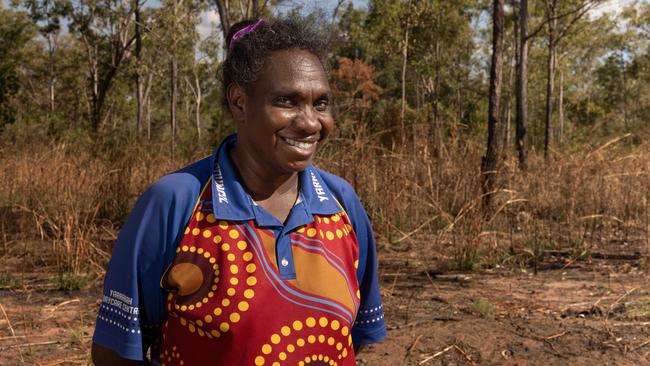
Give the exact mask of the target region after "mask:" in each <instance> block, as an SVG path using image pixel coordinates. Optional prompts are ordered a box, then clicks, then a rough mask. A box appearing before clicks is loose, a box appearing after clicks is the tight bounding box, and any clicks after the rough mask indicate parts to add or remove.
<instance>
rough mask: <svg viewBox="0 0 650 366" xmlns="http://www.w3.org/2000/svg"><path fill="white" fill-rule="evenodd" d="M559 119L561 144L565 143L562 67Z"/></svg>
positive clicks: (561, 72) (561, 71) (562, 72)
mask: <svg viewBox="0 0 650 366" xmlns="http://www.w3.org/2000/svg"><path fill="white" fill-rule="evenodd" d="M558 93H559V95H558V109H557V113H558V119H559V122H560V136H559V141H560V144H564V70H563V69H561V68H560V85H559V90H558Z"/></svg>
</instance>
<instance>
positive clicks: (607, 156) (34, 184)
mask: <svg viewBox="0 0 650 366" xmlns="http://www.w3.org/2000/svg"><path fill="white" fill-rule="evenodd" d="M428 135H429V134H428V133H426V131H423V133H421V134H418V135H417V136H418V137H416V138H415V139H412V140H411V141H408V142H407V143H405V144H404V145H403V146H397V147H396V148H393V147H389V146H387V144H385V143H384V142H382V137H381V136H379V135H377V136H361V137H359V138H358V139H356V140H353V139H344V138H333V139H332V140H331V141H330V142H329V143H328V144H327V145H326V147H325V148H324V149H323V151H321V154H320V157H319V159H318V162H317V164H318V165H319V166H321V167H323V168H325V169H327V170H330V171H332V172H333V173H335V174H338V175H340V176H342V177H344V178H346V179H347V180H348V181H350V182H351V183H352V184H353V185H354V186H355V187H356V189H357V192H358V193H359V195H360V196H361V198H362V200H363V201H364V203H365V205H366V208H367V210H368V212H369V215H370V216H371V217H372V219H373V224H374V228H375V231H376V233H377V236H378V237H379V239H380V250H382V251H407V250H408V251H412V252H414V253H417V254H421V256H420V258H423V259H430V260H435V259H442V260H443V262H445V263H447V264H448V265H449V266H450V267H453V268H458V269H471V268H473V267H475V266H476V265H478V264H480V265H485V266H492V265H507V264H511V265H525V264H536V263H537V261H538V260H539V259H541V258H542V257H543V256H544V253H545V251H546V250H548V249H554V250H558V249H563V250H571V251H574V252H575V256H576V258H583V257H584V256H585V254H587V255H588V253H589V251H590V248H591V245H593V243H594V242H595V241H598V240H618V241H621V242H622V241H624V240H626V239H627V238H628V237H629V236H633V235H632V234H634V233H635V231H636V237H638V236H639V235H638V234H639V232H638V231H639V230H641V228H642V229H643V230H645V228H646V227H647V225H646V222H647V215H648V212H647V209H648V202H647V201H648V196H649V193H648V184H647V182H648V166H649V164H650V154H648V146H646V145H632V144H628V140H629V139H627V138H622V139H620V140H614V141H611V142H610V143H608V144H605V145H603V146H598V147H593V148H585V149H582V150H581V151H579V152H575V153H556V154H554V155H553V156H552V158H550V159H549V160H548V161H544V160H543V159H541V158H538V157H536V156H534V155H532V154H531V158H530V162H529V170H528V171H527V172H525V173H521V172H520V171H519V170H518V169H517V166H516V164H515V160H514V158H507V159H506V160H505V161H504V164H503V165H502V169H501V172H500V188H499V190H498V191H497V192H496V193H495V195H496V200H495V201H496V207H497V209H496V213H495V214H494V215H493V216H491V217H488V218H485V217H484V215H483V213H482V211H481V202H482V200H481V197H482V196H481V191H480V178H481V177H480V171H479V166H480V156H481V153H482V148H481V145H480V144H479V143H473V142H472V141H471V140H470V141H469V142H467V141H464V142H462V143H461V142H454V143H449V144H448V145H447V146H445V147H444V148H440V147H438V148H435V147H436V146H434V144H433V143H432V141H431V140H430V139H429V138H427V136H428ZM160 151H166V147H165V145H156V144H152V145H147V146H135V145H134V144H121V145H119V146H115V145H114V144H111V143H98V144H85V145H84V144H70V143H68V144H66V143H62V142H59V143H51V144H49V145H48V144H37V143H30V144H26V143H18V144H6V146H4V147H2V148H0V181H2V185H1V186H0V218H1V222H2V223H1V225H0V242H1V243H2V245H1V246H0V264H2V266H0V267H2V268H11V266H8V265H7V264H12V263H13V264H14V265H16V264H17V265H19V266H20V267H21V268H22V269H23V270H26V271H29V270H34V269H36V268H40V267H43V266H54V267H55V268H56V270H57V271H58V272H59V273H73V274H79V275H82V274H87V273H93V274H97V275H99V274H101V272H102V271H103V268H104V265H105V263H106V261H107V259H108V257H109V253H110V249H111V246H112V243H113V241H114V239H115V236H116V232H117V231H118V229H119V226H120V224H121V221H122V220H123V219H124V217H125V215H126V214H127V213H128V211H129V210H130V208H131V207H132V205H133V203H134V201H135V198H136V197H137V196H138V195H139V194H140V193H141V192H142V191H143V190H144V189H146V187H147V186H148V185H149V184H151V183H152V182H153V181H154V180H155V179H156V178H158V177H160V176H162V175H163V174H165V173H167V172H170V171H172V170H174V169H176V168H179V167H181V166H183V165H185V164H186V163H189V162H190V161H192V160H194V159H196V158H198V157H200V155H201V154H199V153H191V152H190V153H187V154H186V155H187V156H185V157H183V158H179V159H177V160H175V161H172V160H171V159H169V158H168V157H167V156H168V155H167V154H166V153H162V154H161V153H160ZM207 151H209V149H207V148H206V149H205V150H203V152H207ZM34 244H37V245H34ZM18 258H20V261H19V262H16V261H17V260H18ZM12 261H13V262H12ZM0 278H3V277H2V273H0ZM1 287H2V284H1V283H0V288H1Z"/></svg>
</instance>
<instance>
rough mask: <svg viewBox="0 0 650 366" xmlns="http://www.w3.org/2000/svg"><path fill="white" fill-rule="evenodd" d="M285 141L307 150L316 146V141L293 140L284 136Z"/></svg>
mask: <svg viewBox="0 0 650 366" xmlns="http://www.w3.org/2000/svg"><path fill="white" fill-rule="evenodd" d="M284 141H286V143H287V144H289V145H291V146H295V147H297V148H299V149H303V150H307V149H309V148H311V147H312V146H314V144H315V142H304V141H298V140H293V139H290V138H287V137H284Z"/></svg>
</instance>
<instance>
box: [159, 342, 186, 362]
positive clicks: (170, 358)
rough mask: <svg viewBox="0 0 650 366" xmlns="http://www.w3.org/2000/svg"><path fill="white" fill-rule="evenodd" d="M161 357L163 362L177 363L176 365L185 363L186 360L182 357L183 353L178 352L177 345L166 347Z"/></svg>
mask: <svg viewBox="0 0 650 366" xmlns="http://www.w3.org/2000/svg"><path fill="white" fill-rule="evenodd" d="M160 358H161V360H162V362H163V364H175V365H184V364H185V361H183V359H181V353H180V352H178V350H177V348H176V346H172V347H171V348H167V349H165V350H164V351H163V352H162V353H161V354H160Z"/></svg>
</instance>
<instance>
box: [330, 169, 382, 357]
mask: <svg viewBox="0 0 650 366" xmlns="http://www.w3.org/2000/svg"><path fill="white" fill-rule="evenodd" d="M320 173H321V176H322V177H323V178H324V179H325V181H326V182H327V184H328V187H329V188H330V189H331V191H332V193H333V194H334V195H335V196H336V197H337V199H338V200H339V201H340V202H341V204H342V205H343V206H344V208H345V211H346V212H347V214H348V217H349V218H350V221H351V223H352V228H353V230H354V232H355V234H356V236H357V240H358V242H359V268H357V278H358V279H359V291H360V293H361V305H360V307H359V312H358V313H357V318H356V320H355V322H354V326H353V327H352V342H353V343H354V344H355V345H359V346H361V345H366V344H371V343H376V342H379V341H381V340H382V339H384V338H386V323H385V321H384V309H383V305H382V301H381V293H380V290H379V279H378V273H377V249H376V244H375V237H374V234H373V231H372V226H371V224H370V219H369V218H368V215H367V214H366V210H365V209H364V208H363V205H362V204H361V201H360V200H359V197H358V196H357V194H356V193H355V192H354V189H353V188H352V186H351V185H350V184H349V183H348V182H346V181H345V180H343V179H341V178H339V177H337V176H335V175H332V174H330V173H327V172H323V171H320Z"/></svg>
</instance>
